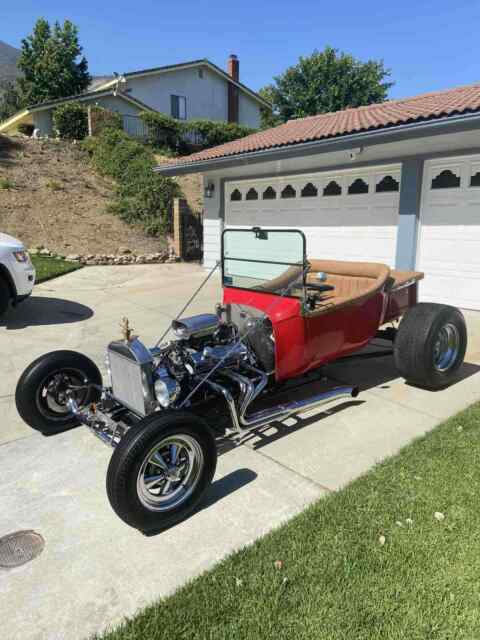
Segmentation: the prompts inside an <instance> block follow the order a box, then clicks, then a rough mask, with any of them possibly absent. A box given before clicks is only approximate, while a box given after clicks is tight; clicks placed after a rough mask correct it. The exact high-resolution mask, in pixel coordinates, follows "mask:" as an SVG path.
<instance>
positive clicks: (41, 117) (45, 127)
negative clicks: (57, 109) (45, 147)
mask: <svg viewBox="0 0 480 640" xmlns="http://www.w3.org/2000/svg"><path fill="white" fill-rule="evenodd" d="M52 113H53V109H48V110H45V111H37V112H36V113H33V114H32V117H33V126H34V127H35V129H38V130H39V131H40V135H42V136H51V135H52Z"/></svg>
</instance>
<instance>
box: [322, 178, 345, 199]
mask: <svg viewBox="0 0 480 640" xmlns="http://www.w3.org/2000/svg"><path fill="white" fill-rule="evenodd" d="M323 195H324V196H341V195H342V185H341V184H340V180H338V181H337V180H329V182H327V184H326V185H325V187H324V189H323Z"/></svg>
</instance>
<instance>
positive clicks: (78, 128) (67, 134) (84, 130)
mask: <svg viewBox="0 0 480 640" xmlns="http://www.w3.org/2000/svg"><path fill="white" fill-rule="evenodd" d="M53 126H54V129H56V131H57V133H58V135H59V137H60V138H64V139H66V140H83V139H84V138H85V137H86V136H87V135H88V117H87V110H86V108H85V107H84V106H83V105H82V104H80V103H79V102H66V103H65V104H61V105H60V106H58V107H57V108H56V109H55V111H54V112H53Z"/></svg>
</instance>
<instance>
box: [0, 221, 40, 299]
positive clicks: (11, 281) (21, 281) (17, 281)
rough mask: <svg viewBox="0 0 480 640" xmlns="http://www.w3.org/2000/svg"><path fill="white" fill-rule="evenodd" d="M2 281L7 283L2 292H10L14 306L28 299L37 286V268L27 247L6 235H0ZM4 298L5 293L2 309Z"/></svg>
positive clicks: (0, 276) (0, 273)
mask: <svg viewBox="0 0 480 640" xmlns="http://www.w3.org/2000/svg"><path fill="white" fill-rule="evenodd" d="M0 280H2V281H3V282H4V283H6V285H7V286H6V287H4V288H3V289H2V291H3V292H5V291H8V296H9V300H8V302H11V303H13V304H14V305H16V304H17V303H19V302H21V301H22V300H25V298H28V296H29V295H30V294H31V293H32V289H33V287H34V285H35V268H34V266H33V264H32V261H31V260H30V256H29V255H28V252H27V251H26V249H25V246H24V245H23V243H22V242H21V241H20V240H17V239H16V238H14V237H12V236H10V235H7V234H6V233H0ZM4 298H5V293H4V294H3V304H2V302H0V308H2V307H3V306H4V304H5V299H4Z"/></svg>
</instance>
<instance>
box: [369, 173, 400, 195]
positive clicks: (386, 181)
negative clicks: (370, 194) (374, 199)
mask: <svg viewBox="0 0 480 640" xmlns="http://www.w3.org/2000/svg"><path fill="white" fill-rule="evenodd" d="M397 191H400V174H395V173H387V174H384V175H383V176H382V175H379V176H376V184H375V193H395V192H397Z"/></svg>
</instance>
